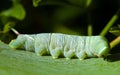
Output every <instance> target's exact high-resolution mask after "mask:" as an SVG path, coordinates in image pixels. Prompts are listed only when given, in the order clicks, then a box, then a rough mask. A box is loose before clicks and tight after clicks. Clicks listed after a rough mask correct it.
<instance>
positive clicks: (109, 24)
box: [100, 11, 119, 36]
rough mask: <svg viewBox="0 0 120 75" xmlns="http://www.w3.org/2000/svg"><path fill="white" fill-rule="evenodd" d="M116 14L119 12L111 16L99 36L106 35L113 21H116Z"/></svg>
mask: <svg viewBox="0 0 120 75" xmlns="http://www.w3.org/2000/svg"><path fill="white" fill-rule="evenodd" d="M118 13H119V11H118V12H117V13H116V14H115V15H113V17H112V18H111V19H110V21H109V22H108V23H107V25H106V26H105V28H104V29H103V30H102V32H101V33H100V35H102V36H105V35H106V33H107V32H108V30H109V28H110V27H111V26H112V25H113V24H114V23H115V21H116V20H117V19H118Z"/></svg>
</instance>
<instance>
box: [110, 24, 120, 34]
mask: <svg viewBox="0 0 120 75" xmlns="http://www.w3.org/2000/svg"><path fill="white" fill-rule="evenodd" d="M109 32H110V33H112V34H114V35H116V36H120V25H118V26H114V27H111V28H110V30H109Z"/></svg>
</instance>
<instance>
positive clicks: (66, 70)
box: [0, 42, 120, 75]
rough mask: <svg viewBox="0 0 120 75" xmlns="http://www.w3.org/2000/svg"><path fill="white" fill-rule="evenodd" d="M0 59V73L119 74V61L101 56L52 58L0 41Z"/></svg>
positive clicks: (22, 74)
mask: <svg viewBox="0 0 120 75" xmlns="http://www.w3.org/2000/svg"><path fill="white" fill-rule="evenodd" d="M118 57H119V56H118ZM116 58H117V57H116ZM0 59H1V61H0V75H54V74H57V75H88V74H90V75H119V74H120V71H119V70H120V66H119V65H120V61H115V62H108V61H106V60H104V59H103V58H89V59H85V60H82V61H80V60H79V59H71V60H66V59H65V58H59V59H52V57H51V56H37V55H36V54H35V53H32V52H27V51H21V50H13V49H12V48H10V47H9V46H8V45H7V44H4V43H3V42H0Z"/></svg>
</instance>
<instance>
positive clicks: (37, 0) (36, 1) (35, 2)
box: [33, 0, 42, 7]
mask: <svg viewBox="0 0 120 75" xmlns="http://www.w3.org/2000/svg"><path fill="white" fill-rule="evenodd" d="M41 1H42V0H33V6H34V7H37V6H38V5H39V2H41Z"/></svg>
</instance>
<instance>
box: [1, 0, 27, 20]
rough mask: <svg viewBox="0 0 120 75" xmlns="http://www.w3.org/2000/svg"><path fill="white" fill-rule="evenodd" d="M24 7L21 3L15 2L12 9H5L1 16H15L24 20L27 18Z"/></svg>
mask: <svg viewBox="0 0 120 75" xmlns="http://www.w3.org/2000/svg"><path fill="white" fill-rule="evenodd" d="M25 15H26V13H25V10H24V7H23V6H22V5H21V4H20V3H16V2H15V3H14V2H13V6H12V7H11V8H10V9H7V10H4V11H2V12H1V13H0V16H6V17H14V18H16V19H18V20H23V19H24V18H25Z"/></svg>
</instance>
